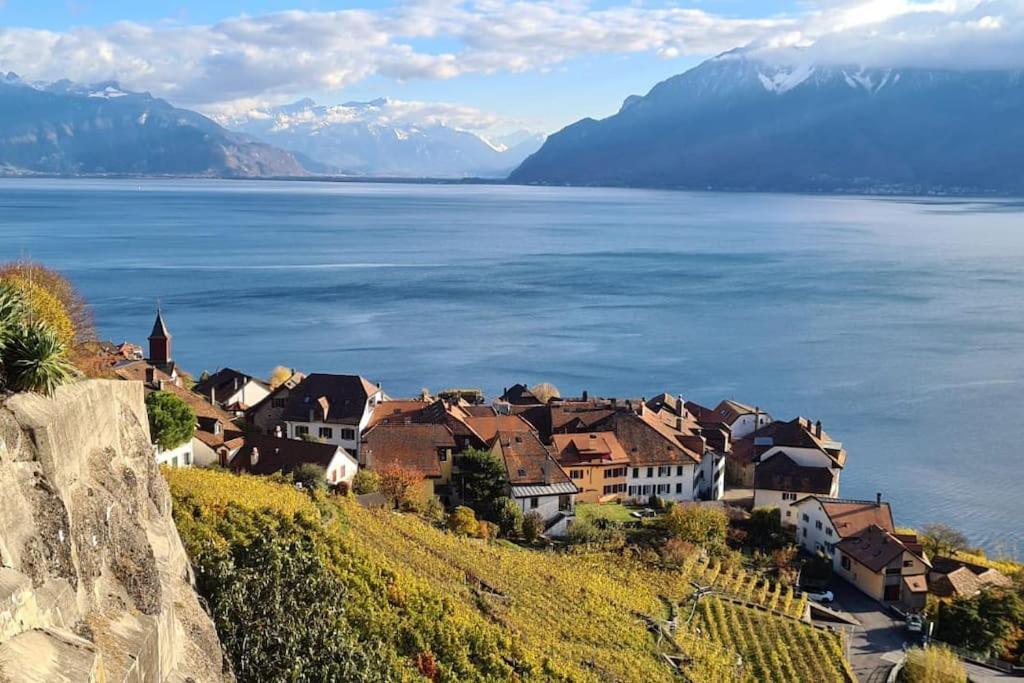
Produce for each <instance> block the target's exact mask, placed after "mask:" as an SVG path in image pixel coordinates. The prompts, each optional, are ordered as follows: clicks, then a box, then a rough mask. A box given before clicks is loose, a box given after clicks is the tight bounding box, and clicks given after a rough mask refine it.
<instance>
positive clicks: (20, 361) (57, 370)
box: [4, 322, 77, 396]
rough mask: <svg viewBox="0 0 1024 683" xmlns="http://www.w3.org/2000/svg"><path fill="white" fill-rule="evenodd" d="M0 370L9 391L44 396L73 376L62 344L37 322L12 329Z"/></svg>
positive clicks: (52, 332)
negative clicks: (32, 392) (4, 374)
mask: <svg viewBox="0 0 1024 683" xmlns="http://www.w3.org/2000/svg"><path fill="white" fill-rule="evenodd" d="M4 369H5V373H6V375H7V385H8V387H9V388H10V389H13V390H14V391H34V392H37V393H40V394H46V395H47V396H49V395H51V394H53V392H54V391H55V390H56V389H57V387H59V386H60V385H61V384H65V383H67V382H69V381H71V380H72V379H73V378H74V377H75V375H76V374H77V373H76V371H75V367H74V366H73V365H72V364H71V361H69V360H68V357H67V349H66V347H65V346H64V344H63V342H61V340H60V338H59V337H58V336H57V334H56V333H54V331H53V330H51V329H50V328H49V327H48V326H47V325H45V324H43V323H41V322H32V323H29V324H27V325H22V326H20V327H18V328H17V329H16V330H15V332H14V334H13V335H12V336H11V339H10V341H9V342H8V344H7V346H6V348H5V350H4Z"/></svg>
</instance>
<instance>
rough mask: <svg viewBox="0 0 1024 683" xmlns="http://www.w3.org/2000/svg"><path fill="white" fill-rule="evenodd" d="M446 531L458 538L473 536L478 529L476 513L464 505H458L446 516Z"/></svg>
mask: <svg viewBox="0 0 1024 683" xmlns="http://www.w3.org/2000/svg"><path fill="white" fill-rule="evenodd" d="M448 529H450V530H451V532H452V533H454V534H458V535H459V536H475V535H476V533H477V530H478V529H479V523H478V522H477V519H476V513H475V512H473V510H472V509H471V508H468V507H466V506H465V505H460V506H458V507H457V508H455V509H454V510H452V513H451V514H450V515H448Z"/></svg>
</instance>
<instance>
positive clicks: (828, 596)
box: [807, 591, 836, 602]
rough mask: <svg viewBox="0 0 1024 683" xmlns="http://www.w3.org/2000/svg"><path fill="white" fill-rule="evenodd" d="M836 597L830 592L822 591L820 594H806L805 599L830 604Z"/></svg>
mask: <svg viewBox="0 0 1024 683" xmlns="http://www.w3.org/2000/svg"><path fill="white" fill-rule="evenodd" d="M835 598H836V596H834V595H832V591H822V592H820V593H808V594H807V599H808V600H813V601H814V602H832V601H833V600H835Z"/></svg>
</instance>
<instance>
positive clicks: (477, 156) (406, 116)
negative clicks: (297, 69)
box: [220, 98, 543, 178]
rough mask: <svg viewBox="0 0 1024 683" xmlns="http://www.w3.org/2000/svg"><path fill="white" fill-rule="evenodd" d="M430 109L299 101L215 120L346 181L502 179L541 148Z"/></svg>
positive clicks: (380, 102)
mask: <svg viewBox="0 0 1024 683" xmlns="http://www.w3.org/2000/svg"><path fill="white" fill-rule="evenodd" d="M429 107H430V105H424V104H421V103H412V102H402V101H396V100H389V99H385V98H382V99H377V100H372V101H370V102H347V103H345V104H339V105H333V106H324V105H318V104H316V103H315V102H314V101H313V100H310V99H304V100H300V101H298V102H294V103H292V104H288V105H285V106H281V107H273V108H265V109H254V110H250V111H248V112H246V113H245V114H243V115H241V116H237V117H230V118H222V119H220V121H221V122H222V123H223V124H224V125H225V126H226V127H228V128H230V129H232V130H235V131H239V132H243V133H246V134H248V135H252V136H253V137H255V138H257V139H260V140H263V141H264V142H267V143H269V144H273V145H276V146H278V147H282V148H284V149H289V150H293V151H295V152H299V153H301V154H303V155H305V156H307V157H309V158H311V159H315V160H317V161H319V162H321V163H323V164H326V165H328V166H331V167H334V168H337V169H338V170H340V171H341V172H343V173H346V174H351V175H368V176H392V177H431V178H462V177H474V176H475V177H495V178H496V177H505V176H506V175H508V173H509V171H511V170H512V169H514V168H515V167H516V166H517V165H519V163H521V162H522V161H523V159H525V158H526V157H527V156H529V155H530V154H532V153H533V152H535V151H537V150H538V149H539V148H540V146H541V144H542V143H543V136H537V135H533V134H530V133H527V132H525V131H523V132H519V133H516V134H513V135H511V136H507V137H505V138H500V139H497V140H493V141H492V140H488V139H485V138H484V137H482V136H480V135H477V134H475V133H473V132H470V131H467V130H461V129H459V128H456V127H452V126H450V125H446V123H445V122H444V116H443V112H437V111H434V110H431V109H430V108H429Z"/></svg>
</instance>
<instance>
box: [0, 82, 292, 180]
mask: <svg viewBox="0 0 1024 683" xmlns="http://www.w3.org/2000/svg"><path fill="white" fill-rule="evenodd" d="M0 173H2V174H25V173H53V174H67V175H92V174H142V175H151V174H152V175H202V176H224V177H255V176H284V175H288V176H292V175H305V174H306V169H305V168H304V167H303V165H302V163H301V162H300V161H299V160H298V159H296V157H295V156H294V155H292V154H290V153H288V152H284V151H282V150H279V149H276V148H274V147H271V146H270V145H266V144H263V143H260V142H256V141H254V140H252V139H251V138H249V137H247V136H245V135H240V134H237V133H231V132H229V131H227V130H224V129H223V128H221V127H220V126H219V125H217V124H216V123H214V122H213V121H211V120H210V119H208V118H206V117H205V116H202V115H200V114H197V113H195V112H192V111H188V110H186V109H178V108H175V107H173V106H171V105H170V104H168V103H167V102H165V101H163V100H160V99H156V98H154V97H152V96H150V95H149V94H148V93H134V92H129V91H127V90H124V89H122V88H121V87H120V86H119V85H118V84H117V83H115V82H112V81H111V82H104V83H96V84H88V85H87V84H80V83H72V82H71V81H66V80H64V81H58V82H56V83H49V84H46V83H29V82H26V81H24V80H22V79H21V78H19V77H18V76H17V75H16V74H13V73H8V74H7V75H5V76H2V77H0Z"/></svg>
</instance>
